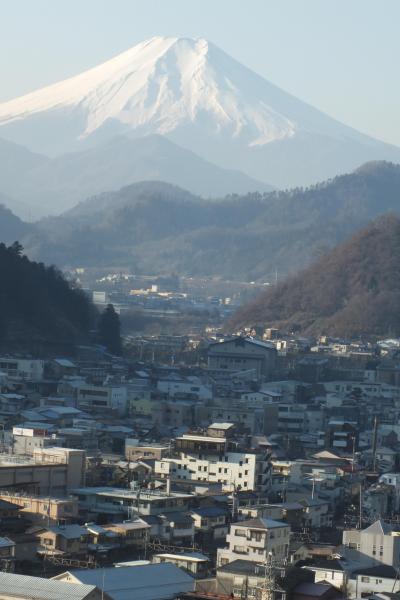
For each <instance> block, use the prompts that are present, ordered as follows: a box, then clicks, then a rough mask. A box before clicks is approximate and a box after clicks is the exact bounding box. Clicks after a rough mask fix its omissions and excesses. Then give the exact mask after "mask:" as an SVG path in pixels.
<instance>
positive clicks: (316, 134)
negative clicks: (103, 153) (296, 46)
mask: <svg viewBox="0 0 400 600" xmlns="http://www.w3.org/2000/svg"><path fill="white" fill-rule="evenodd" d="M121 134H123V135H134V136H135V137H143V136H146V135H153V134H159V135H163V136H167V137H168V138H169V139H171V140H172V141H175V142H176V143H178V144H180V145H182V146H183V147H185V148H188V149H190V150H192V151H193V152H196V153H197V154H199V155H200V156H202V157H203V158H204V159H206V160H208V161H211V162H215V163H216V164H218V165H219V166H221V167H224V168H229V169H239V170H241V171H242V170H244V171H245V172H246V173H247V174H248V175H249V176H251V177H253V178H256V179H261V180H262V181H266V182H268V183H271V184H272V185H275V186H277V187H288V186H292V185H298V184H301V185H304V184H307V185H308V184H310V183H314V182H315V181H318V180H321V179H324V178H327V177H330V176H334V175H336V174H337V173H339V172H344V171H348V170H350V169H353V168H355V167H356V166H358V165H359V164H361V163H362V162H364V161H366V160H373V159H385V160H392V161H399V160H400V149H399V148H396V147H394V146H390V145H388V144H384V143H382V142H379V141H377V140H374V139H372V138H370V137H368V136H366V135H363V134H361V133H358V132H357V131H355V130H354V129H352V128H350V127H347V126H345V125H343V124H341V123H339V122H338V121H336V120H335V119H332V118H331V117H328V116H327V115H325V114H323V113H321V112H320V111H318V110H317V109H315V108H313V107H311V106H309V105H308V104H306V103H304V102H302V101H300V100H298V99H296V98H295V97H293V96H291V95H290V94H288V93H286V92H284V91H282V90H280V89H279V88H278V87H276V86H274V85H273V84H271V83H270V82H268V81H267V80H265V79H263V78H262V77H260V76H259V75H257V74H256V73H254V72H252V71H251V70H250V69H248V68H246V67H245V66H243V65H242V64H240V63H239V62H237V61H236V60H235V59H233V58H231V57H230V56H228V55H227V54H226V53H225V52H223V51H222V50H220V49H219V48H217V47H216V46H214V45H213V44H211V43H210V42H207V41H206V40H204V39H198V40H193V39H186V38H174V37H155V38H152V39H150V40H147V41H145V42H142V43H140V44H137V45H136V46H134V47H133V48H131V49H130V50H127V51H126V52H123V53H122V54H120V55H118V56H116V57H115V58H113V59H111V60H109V61H107V62H105V63H103V64H101V65H99V66H97V67H94V68H93V69H90V70H88V71H86V72H84V73H81V74H79V75H77V76H75V77H71V78H70V79H67V80H65V81H62V82H60V83H56V84H54V85H51V86H47V87H45V88H43V89H41V90H37V91H35V92H32V93H30V94H27V95H25V96H22V97H21V98H17V99H15V100H11V101H9V102H5V103H2V104H0V135H3V136H4V137H7V139H11V140H13V141H16V142H19V143H22V144H24V145H26V146H28V147H29V148H32V149H35V150H36V151H40V152H44V153H45V154H49V153H50V154H52V155H59V154H63V153H65V152H67V151H72V150H74V151H75V150H77V149H80V148H81V147H82V145H89V146H92V147H93V146H95V145H97V144H99V143H102V142H104V141H107V140H110V139H112V138H113V137H114V136H115V135H121Z"/></svg>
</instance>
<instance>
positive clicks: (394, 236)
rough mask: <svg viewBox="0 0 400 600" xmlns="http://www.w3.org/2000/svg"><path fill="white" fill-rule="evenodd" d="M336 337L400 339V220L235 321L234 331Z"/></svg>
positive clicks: (383, 221) (380, 224)
mask: <svg viewBox="0 0 400 600" xmlns="http://www.w3.org/2000/svg"><path fill="white" fill-rule="evenodd" d="M256 324H257V325H265V326H268V327H270V326H276V327H279V328H281V329H282V330H284V331H287V332H293V331H296V332H302V333H312V334H331V335H339V336H357V335H379V336H385V335H390V336H399V335H400V218H399V217H396V216H386V217H381V218H380V219H378V220H376V221H375V222H374V223H372V224H371V225H370V226H369V227H367V228H366V229H363V230H362V231H360V232H358V233H356V234H354V235H353V236H352V237H351V238H350V239H349V240H348V241H347V242H345V243H343V244H341V245H339V246H338V247H337V248H335V249H334V250H332V251H331V252H329V253H328V254H327V255H326V256H324V257H322V258H321V259H320V260H319V261H318V262H316V263H315V264H314V265H312V266H311V267H309V268H308V269H305V270H304V271H302V272H301V273H299V274H298V275H296V276H292V277H290V278H288V279H287V280H286V281H285V282H282V283H280V284H278V285H277V286H274V287H271V288H269V289H268V290H267V291H266V292H265V293H264V294H263V295H261V296H260V297H259V298H257V299H256V300H254V301H253V302H252V303H250V304H248V305H247V306H243V307H242V308H241V309H240V310H239V311H238V312H237V314H236V315H235V317H234V319H233V321H232V325H233V326H236V327H240V326H246V325H256Z"/></svg>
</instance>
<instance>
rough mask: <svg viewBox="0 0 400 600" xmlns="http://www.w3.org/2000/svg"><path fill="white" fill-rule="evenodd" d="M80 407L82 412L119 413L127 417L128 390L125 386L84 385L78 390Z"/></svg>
mask: <svg viewBox="0 0 400 600" xmlns="http://www.w3.org/2000/svg"><path fill="white" fill-rule="evenodd" d="M76 394H77V402H78V407H79V408H80V409H82V410H89V411H92V410H95V411H96V410H97V411H109V410H114V411H117V412H118V414H120V415H125V414H126V411H127V405H128V390H127V388H126V387H125V386H111V385H109V386H101V385H90V384H84V385H79V386H78V387H77V390H76Z"/></svg>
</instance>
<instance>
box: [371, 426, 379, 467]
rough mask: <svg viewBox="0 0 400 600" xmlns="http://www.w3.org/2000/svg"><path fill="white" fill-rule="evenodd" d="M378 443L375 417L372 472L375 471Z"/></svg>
mask: <svg viewBox="0 0 400 600" xmlns="http://www.w3.org/2000/svg"><path fill="white" fill-rule="evenodd" d="M377 441H378V417H377V416H376V415H375V418H374V434H373V438H372V470H373V472H374V473H375V471H376V446H377Z"/></svg>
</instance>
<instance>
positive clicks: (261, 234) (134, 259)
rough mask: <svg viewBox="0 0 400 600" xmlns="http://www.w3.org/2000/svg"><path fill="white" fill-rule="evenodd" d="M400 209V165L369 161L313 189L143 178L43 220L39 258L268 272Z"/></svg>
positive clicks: (187, 270)
mask: <svg viewBox="0 0 400 600" xmlns="http://www.w3.org/2000/svg"><path fill="white" fill-rule="evenodd" d="M388 212H397V213H400V166H398V165H393V164H390V163H369V164H367V165H364V166H363V167H362V168H360V169H358V170H357V171H355V172H354V173H351V174H349V175H344V176H341V177H337V178H335V179H333V180H332V181H328V182H326V183H324V184H320V185H318V186H314V187H312V188H310V189H307V190H302V189H294V190H291V191H288V192H272V193H266V194H257V193H255V194H248V195H246V196H228V197H227V198H225V199H223V200H219V201H216V200H213V201H207V200H204V199H201V198H199V197H196V196H194V195H192V194H189V193H188V192H185V191H183V190H179V189H178V188H176V187H174V186H172V185H168V184H165V183H162V182H158V183H155V182H148V183H140V184H134V185H132V186H129V187H127V188H124V189H122V190H120V191H119V192H114V193H109V194H103V195H100V196H98V197H95V198H91V199H89V200H87V201H86V202H83V203H81V204H80V205H79V206H77V207H76V208H74V209H72V210H71V211H68V212H67V213H65V214H64V215H62V216H60V217H55V218H52V219H47V220H44V221H42V222H41V223H39V224H38V225H37V227H38V229H37V232H36V233H35V234H33V235H30V236H29V237H28V238H26V239H25V240H24V246H25V247H26V249H27V251H28V252H29V255H30V256H32V257H33V258H35V259H40V260H44V261H46V262H54V263H55V264H58V265H60V266H64V265H100V264H101V265H107V266H112V265H118V266H128V267H131V268H133V269H134V270H135V271H136V272H144V273H171V272H173V271H175V272H177V273H180V274H186V275H199V276H201V275H215V276H222V277H225V278H229V279H236V280H237V279H240V280H247V281H249V280H250V281H252V280H261V281H268V280H271V279H272V278H273V277H274V276H275V272H276V270H277V271H278V273H279V276H282V275H285V274H288V273H294V272H296V271H298V270H299V269H301V268H303V267H304V266H305V265H307V264H309V263H310V261H312V260H313V259H314V258H315V256H317V255H319V254H321V252H323V251H326V249H327V248H331V247H333V246H335V245H336V244H337V243H338V242H340V241H342V240H344V239H345V238H346V237H347V236H348V235H350V234H352V233H353V232H354V231H356V230H357V229H359V228H361V227H363V226H365V225H366V224H367V223H368V222H369V221H370V220H372V219H373V218H375V217H376V216H378V215H381V214H384V213H388Z"/></svg>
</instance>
